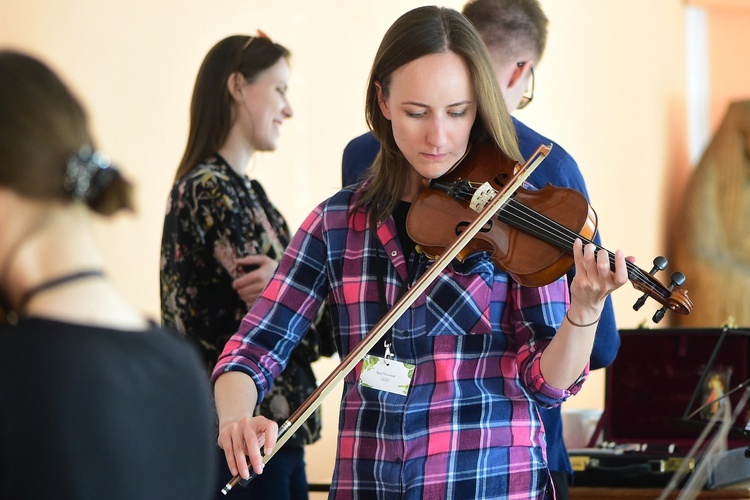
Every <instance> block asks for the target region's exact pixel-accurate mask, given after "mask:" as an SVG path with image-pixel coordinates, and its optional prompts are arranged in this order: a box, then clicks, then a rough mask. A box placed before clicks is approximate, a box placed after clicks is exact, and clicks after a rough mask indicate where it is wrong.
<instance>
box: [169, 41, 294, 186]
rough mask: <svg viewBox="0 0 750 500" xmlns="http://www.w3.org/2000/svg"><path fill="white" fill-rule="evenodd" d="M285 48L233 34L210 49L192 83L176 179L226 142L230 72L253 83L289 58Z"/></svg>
mask: <svg viewBox="0 0 750 500" xmlns="http://www.w3.org/2000/svg"><path fill="white" fill-rule="evenodd" d="M290 56H291V53H290V52H289V50H287V49H286V48H285V47H283V46H281V45H279V44H278V43H274V42H272V41H271V40H270V39H269V38H268V37H267V36H265V35H263V34H262V33H260V32H259V35H258V36H247V35H233V36H230V37H227V38H225V39H223V40H221V41H220V42H219V43H217V44H216V45H214V46H213V48H211V50H210V51H209V52H208V54H206V57H205V58H204V59H203V63H202V64H201V67H200V69H199V70H198V76H197V78H196V80H195V87H194V89H193V98H192V101H191V103H190V130H189V132H188V140H187V145H186V146H185V152H184V154H183V155H182V160H180V165H179V166H178V167H177V173H176V174H175V180H178V179H180V178H181V177H182V176H184V175H185V174H187V173H188V172H190V171H191V170H193V169H194V168H195V167H197V166H198V165H199V164H200V162H201V161H203V160H205V159H206V158H208V157H209V156H211V155H212V154H214V153H216V151H217V150H218V149H219V148H221V146H222V145H223V144H224V143H225V142H226V140H227V137H229V131H230V129H231V128H232V123H233V119H234V117H233V115H232V96H231V95H230V94H229V89H228V88H227V81H228V80H229V76H230V75H231V74H232V73H237V72H239V73H241V74H242V76H244V77H245V79H246V80H247V81H248V83H252V82H253V81H254V80H255V79H256V78H257V76H258V74H259V73H261V72H263V71H264V70H266V69H268V68H270V67H271V66H273V65H274V64H276V63H277V62H278V61H279V59H281V58H282V57H283V58H286V59H289V57H290Z"/></svg>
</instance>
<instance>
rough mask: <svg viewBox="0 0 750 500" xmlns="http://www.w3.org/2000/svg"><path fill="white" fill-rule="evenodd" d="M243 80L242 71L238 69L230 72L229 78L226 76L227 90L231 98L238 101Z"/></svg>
mask: <svg viewBox="0 0 750 500" xmlns="http://www.w3.org/2000/svg"><path fill="white" fill-rule="evenodd" d="M244 82H245V77H244V76H242V73H240V72H239V71H235V72H234V73H230V75H229V78H227V90H228V91H229V95H231V96H232V99H234V100H235V101H239V100H240V98H241V97H242V96H241V95H240V92H241V90H242V84H243V83H244Z"/></svg>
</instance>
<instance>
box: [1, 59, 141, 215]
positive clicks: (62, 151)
mask: <svg viewBox="0 0 750 500" xmlns="http://www.w3.org/2000/svg"><path fill="white" fill-rule="evenodd" d="M91 143H92V140H91V135H90V133H89V130H88V126H87V120H86V113H85V111H84V110H83V107H82V106H81V104H80V103H79V102H78V100H77V99H76V98H75V97H74V96H73V94H72V93H71V92H70V90H69V89H68V87H67V86H66V85H65V84H64V83H63V82H62V81H61V80H60V78H58V76H57V75H56V74H55V73H54V72H53V71H52V70H51V69H50V68H49V67H48V66H46V65H45V64H44V63H42V62H41V61H39V60H38V59H35V58H33V57H31V56H29V55H26V54H22V53H20V52H15V51H10V50H2V51H0V186H3V187H6V188H9V189H12V190H14V191H16V192H18V193H19V194H21V195H24V196H28V197H31V198H41V199H61V200H64V199H71V198H75V199H80V200H81V201H84V202H85V203H87V204H88V206H89V207H90V208H91V209H92V210H94V211H96V212H98V213H101V214H103V215H109V214H111V213H113V212H115V211H117V210H119V209H122V208H132V201H131V190H132V187H131V185H130V184H129V183H128V182H127V181H126V180H124V179H123V177H122V175H120V173H119V172H118V171H117V170H116V169H115V168H113V167H111V166H109V165H108V166H107V169H106V170H107V173H106V175H99V174H96V175H92V176H91V179H90V180H89V183H88V184H89V191H87V193H86V194H85V195H84V196H73V194H72V192H71V191H70V189H69V186H70V183H71V182H72V180H71V175H70V174H69V173H68V172H67V171H68V170H69V165H70V164H71V160H72V159H74V158H78V160H77V161H79V162H83V163H86V162H90V161H92V160H93V155H94V150H93V148H92V147H91V146H90V144H91ZM83 151H89V152H90V153H89V155H90V156H89V158H88V159H82V157H81V156H79V155H81V154H82V152H83ZM97 155H98V156H97V158H101V157H102V156H101V155H100V154H98V153H97ZM66 184H67V185H68V187H66Z"/></svg>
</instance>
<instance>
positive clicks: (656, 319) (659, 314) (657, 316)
mask: <svg viewBox="0 0 750 500" xmlns="http://www.w3.org/2000/svg"><path fill="white" fill-rule="evenodd" d="M666 312H667V306H664V307H662V308H661V309H659V310H658V311H656V312H655V313H654V317H653V318H651V319H652V320H653V321H654V323H658V322H659V321H661V320H662V319H663V318H664V315H665V314H666Z"/></svg>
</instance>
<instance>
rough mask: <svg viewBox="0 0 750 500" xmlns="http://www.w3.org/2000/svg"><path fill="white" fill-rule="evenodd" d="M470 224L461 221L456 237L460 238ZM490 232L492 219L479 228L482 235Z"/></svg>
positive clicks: (457, 227) (457, 226)
mask: <svg viewBox="0 0 750 500" xmlns="http://www.w3.org/2000/svg"><path fill="white" fill-rule="evenodd" d="M469 224H470V223H469V222H467V221H461V222H459V223H458V224H456V236H460V235H461V233H463V232H464V229H466V228H467V227H468V226H469ZM490 231H492V219H490V220H488V221H487V222H486V223H485V224H484V225H483V226H482V227H481V228H479V232H480V233H489V232H490Z"/></svg>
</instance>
